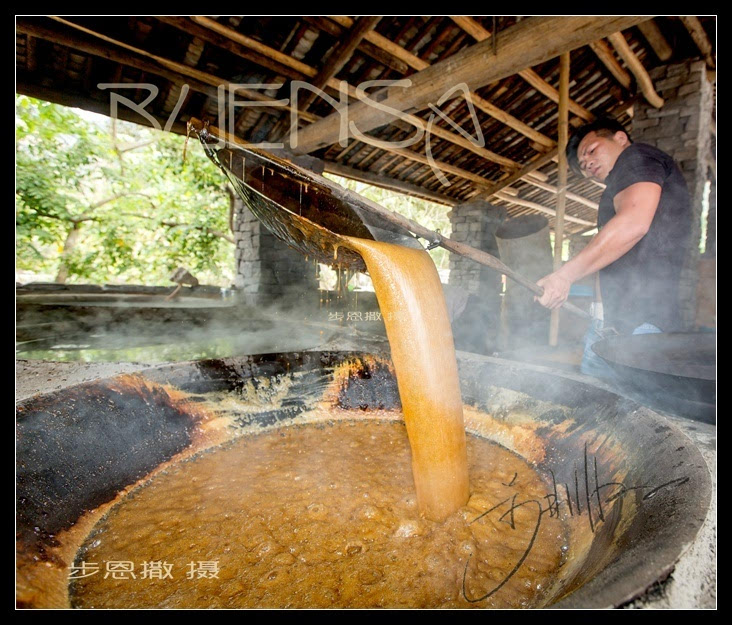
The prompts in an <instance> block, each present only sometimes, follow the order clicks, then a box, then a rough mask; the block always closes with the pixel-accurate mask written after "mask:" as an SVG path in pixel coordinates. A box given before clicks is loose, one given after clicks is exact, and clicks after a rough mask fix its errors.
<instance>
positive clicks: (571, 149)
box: [567, 117, 632, 176]
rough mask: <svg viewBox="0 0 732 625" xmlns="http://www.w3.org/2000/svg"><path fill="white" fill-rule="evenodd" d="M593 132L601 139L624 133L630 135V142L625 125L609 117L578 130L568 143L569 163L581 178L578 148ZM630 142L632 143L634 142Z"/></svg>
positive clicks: (601, 118)
mask: <svg viewBox="0 0 732 625" xmlns="http://www.w3.org/2000/svg"><path fill="white" fill-rule="evenodd" d="M591 132H595V133H597V134H598V135H600V136H601V137H612V136H613V135H614V134H615V133H616V132H624V133H625V134H626V135H628V140H629V141H630V134H628V131H627V130H626V129H625V128H624V127H623V125H622V124H621V123H620V122H619V121H617V120H616V119H611V118H609V117H600V118H599V119H596V120H595V121H594V122H591V123H589V124H585V125H584V126H581V127H580V128H578V129H577V130H576V131H575V133H574V134H573V135H572V136H571V137H570V139H569V141H567V162H568V163H569V167H570V169H571V170H572V171H573V172H574V173H576V174H579V175H580V176H581V175H582V170H581V169H580V166H579V159H578V158H577V148H578V147H579V144H580V141H582V139H584V138H585V137H586V136H587V135H588V134H590V133H591ZM630 142H631V143H632V141H630Z"/></svg>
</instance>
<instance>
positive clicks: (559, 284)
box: [534, 269, 572, 310]
mask: <svg viewBox="0 0 732 625" xmlns="http://www.w3.org/2000/svg"><path fill="white" fill-rule="evenodd" d="M536 284H538V285H539V286H540V287H543V288H544V293H543V294H542V295H541V296H539V295H535V296H534V301H535V302H539V303H540V304H541V305H542V306H545V307H546V308H549V309H551V310H554V309H555V308H559V307H560V306H561V305H562V304H564V302H566V301H567V298H568V297H569V288H570V287H571V286H572V283H571V282H570V281H569V280H568V279H567V278H565V277H564V276H563V275H562V273H561V269H560V270H559V271H555V272H554V273H550V274H549V275H548V276H544V277H543V278H542V279H541V280H539V281H538V282H537V283H536Z"/></svg>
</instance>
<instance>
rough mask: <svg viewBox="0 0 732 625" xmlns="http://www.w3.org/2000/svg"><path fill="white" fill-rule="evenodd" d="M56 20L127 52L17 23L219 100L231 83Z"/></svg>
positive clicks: (263, 99) (261, 98)
mask: <svg viewBox="0 0 732 625" xmlns="http://www.w3.org/2000/svg"><path fill="white" fill-rule="evenodd" d="M56 21H58V22H60V23H63V24H64V25H66V26H70V27H72V28H75V29H77V30H79V31H81V32H84V33H85V34H87V35H89V36H91V37H94V38H98V39H102V40H103V41H104V42H105V43H108V44H111V45H113V46H118V47H119V48H122V49H123V50H125V51H124V52H123V51H121V50H115V49H114V48H112V47H108V46H100V45H99V44H96V43H94V42H90V41H85V40H82V39H80V38H78V37H72V36H70V35H68V34H66V33H63V32H59V31H56V30H54V29H51V28H47V27H45V26H43V25H41V24H38V23H37V22H30V21H25V20H20V19H19V20H18V21H17V29H18V31H19V32H25V33H27V34H31V35H33V36H36V37H39V38H41V39H45V40H47V41H51V42H54V43H57V44H61V45H64V46H66V47H68V48H71V49H74V50H80V51H82V52H86V53H87V54H92V55H95V56H98V57H101V58H105V59H108V60H111V61H114V62H116V63H119V64H120V66H128V67H133V68H135V69H137V70H142V71H145V72H150V73H151V74H154V75H156V76H161V77H162V78H165V79H167V80H170V81H171V82H174V83H178V82H183V78H185V79H187V80H185V82H187V84H188V85H189V87H190V88H191V89H193V90H195V91H198V92H200V93H203V94H205V95H207V96H208V97H210V98H213V99H216V98H217V97H218V91H217V89H216V87H218V86H219V85H221V84H226V83H227V82H228V81H227V80H225V79H223V78H220V77H218V76H214V75H212V74H208V73H206V72H202V71H200V70H197V69H194V68H192V67H188V66H187V65H184V64H182V63H178V62H176V61H171V60H169V59H164V58H162V57H159V56H156V55H154V54H150V53H149V52H146V51H145V50H141V49H139V48H135V47H134V46H131V45H129V44H126V43H124V42H121V41H117V40H115V39H112V38H111V37H107V36H106V35H102V34H100V33H95V32H94V31H91V30H89V29H88V28H84V27H83V26H80V25H78V24H74V23H73V22H70V21H68V20H64V19H62V18H56ZM236 91H237V93H239V94H241V95H244V96H246V97H248V98H250V99H252V100H256V101H258V102H260V103H261V104H262V106H267V105H270V106H275V107H277V106H278V104H277V101H276V100H273V99H272V98H269V97H267V96H265V95H264V94H262V93H259V92H257V91H253V90H251V89H246V88H242V87H239V88H237V89H236ZM279 108H280V109H283V108H284V109H286V110H289V107H281V106H280V107H279ZM301 114H304V117H305V118H308V116H309V118H310V120H315V119H317V117H316V116H314V115H312V114H310V113H307V112H301Z"/></svg>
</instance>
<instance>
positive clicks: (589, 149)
mask: <svg viewBox="0 0 732 625" xmlns="http://www.w3.org/2000/svg"><path fill="white" fill-rule="evenodd" d="M629 145H630V141H629V140H628V135H626V134H625V133H624V132H616V133H615V134H614V135H611V136H609V137H603V136H601V135H598V134H597V133H596V132H590V133H589V134H588V135H587V136H586V137H585V138H584V139H582V141H580V143H579V146H577V160H578V161H579V166H580V169H581V170H582V173H583V175H584V176H585V178H594V179H595V180H599V181H600V182H603V181H604V180H605V178H607V176H608V174H609V173H610V172H611V171H612V169H613V167H615V161H617V160H618V156H620V153H621V152H622V151H623V150H624V149H625V148H627V147H628V146H629Z"/></svg>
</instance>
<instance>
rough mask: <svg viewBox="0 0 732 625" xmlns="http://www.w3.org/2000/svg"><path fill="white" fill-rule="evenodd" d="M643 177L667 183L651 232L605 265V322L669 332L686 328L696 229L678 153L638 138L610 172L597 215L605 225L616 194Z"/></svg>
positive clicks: (626, 331) (625, 328) (619, 327)
mask: <svg viewBox="0 0 732 625" xmlns="http://www.w3.org/2000/svg"><path fill="white" fill-rule="evenodd" d="M637 182H655V183H656V184H659V185H660V186H661V189H662V191H661V199H660V201H659V204H658V208H657V209H656V214H655V215H654V217H653V221H652V223H651V226H650V228H649V230H648V232H647V233H646V234H645V236H644V237H643V238H642V239H641V240H640V241H639V242H638V243H636V244H635V245H634V246H633V247H632V248H631V249H630V250H629V251H628V252H627V253H626V254H625V255H623V256H621V257H620V258H619V259H618V260H616V261H615V262H614V263H611V264H610V265H608V266H607V267H605V268H604V269H602V270H601V271H600V291H601V293H602V301H603V310H604V315H605V325H606V326H612V327H614V328H615V329H616V330H617V331H618V332H620V333H621V334H630V333H631V332H632V331H633V330H634V329H635V328H636V327H638V326H639V325H641V324H643V323H652V324H653V325H655V326H657V327H658V328H660V329H661V330H663V331H664V332H673V331H678V330H680V329H681V311H680V302H679V277H680V274H681V267H682V265H683V263H684V259H685V257H686V252H687V249H688V245H689V233H690V231H691V219H692V214H691V201H690V199H689V191H688V189H687V187H686V182H685V181H684V177H683V176H682V174H681V172H680V171H679V168H678V167H677V166H676V164H675V163H674V161H673V159H672V158H671V157H670V156H669V155H668V154H666V153H665V152H662V151H661V150H659V149H657V148H654V147H652V146H650V145H645V144H642V143H633V144H631V145H630V146H628V147H627V148H626V149H625V150H623V151H622V152H621V153H620V156H618V160H617V161H616V162H615V166H614V167H613V169H612V171H611V172H610V174H609V175H608V177H607V179H606V180H605V183H606V185H607V188H606V189H605V191H604V193H603V195H602V198H601V200H600V208H599V212H598V216H597V226H598V228H599V229H602V227H603V226H604V225H605V224H606V223H607V222H608V221H610V219H612V218H613V217H614V216H615V207H614V205H613V199H614V197H615V196H616V195H617V194H618V193H619V192H620V191H623V190H624V189H626V188H628V187H629V186H630V185H632V184H635V183H637Z"/></svg>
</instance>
